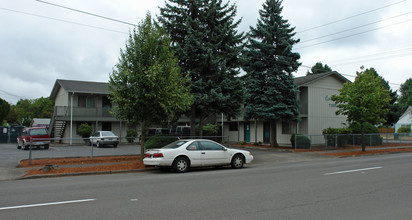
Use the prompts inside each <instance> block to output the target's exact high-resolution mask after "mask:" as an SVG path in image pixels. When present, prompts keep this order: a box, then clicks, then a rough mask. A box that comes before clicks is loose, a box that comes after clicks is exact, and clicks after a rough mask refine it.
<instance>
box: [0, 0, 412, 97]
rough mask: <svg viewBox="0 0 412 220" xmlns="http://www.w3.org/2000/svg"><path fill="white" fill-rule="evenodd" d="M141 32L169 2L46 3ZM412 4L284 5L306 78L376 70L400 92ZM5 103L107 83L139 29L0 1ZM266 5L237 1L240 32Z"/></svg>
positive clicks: (25, 1)
mask: <svg viewBox="0 0 412 220" xmlns="http://www.w3.org/2000/svg"><path fill="white" fill-rule="evenodd" d="M45 1H47V2H50V3H54V4H59V5H63V6H66V7H70V8H74V9H77V10H81V11H87V12H90V13H93V14H98V15H101V16H105V17H109V18H112V19H116V20H120V21H124V22H127V23H132V24H138V23H139V22H141V21H142V19H144V17H145V15H146V13H147V12H148V11H150V12H151V14H152V16H155V15H158V14H159V6H163V5H164V1H163V0H149V1H147V0H146V1H142V0H116V1H113V0H87V1H84V0H70V1H68V0H45ZM411 1H412V0H379V1H377V0H345V1H338V0H332V1H331V0H311V1H303V0H285V1H284V2H283V13H282V15H283V17H284V19H287V20H289V23H290V24H291V25H292V26H295V27H296V32H297V35H296V38H299V39H300V40H301V42H300V43H299V44H297V45H295V47H294V51H296V52H299V53H300V55H301V59H300V62H301V63H302V66H301V67H300V68H299V70H298V72H297V73H294V75H295V76H296V77H298V76H304V75H305V74H306V72H307V71H308V70H309V69H310V67H312V66H313V65H314V64H315V63H316V62H319V61H320V62H322V63H324V64H328V65H329V66H330V67H331V68H332V69H333V70H336V71H338V72H339V73H341V74H343V75H344V76H345V77H347V78H348V79H349V80H351V81H353V80H354V77H353V76H355V75H356V71H359V70H360V66H362V65H363V66H365V67H366V68H370V67H374V68H375V69H376V70H377V72H378V73H379V74H380V75H381V76H383V77H384V78H385V79H386V80H387V81H389V83H390V86H391V88H392V89H394V90H398V89H399V87H400V84H402V83H404V82H405V81H406V79H408V78H411V77H412V64H411V63H412V41H411V40H412V2H411ZM0 2H1V4H0V27H1V34H0V98H3V99H5V100H7V101H8V102H9V103H11V104H15V103H16V102H17V101H18V100H19V99H21V98H28V99H35V98H40V97H48V96H49V95H50V93H51V90H52V88H53V85H54V83H55V81H56V79H70V80H83V81H98V82H107V81H108V79H109V74H110V73H111V72H112V68H113V66H114V65H115V64H116V63H117V62H118V57H119V52H120V48H124V47H125V42H126V40H127V39H128V32H129V30H130V29H131V28H133V26H132V25H128V24H124V23H120V22H114V21H110V20H106V19H102V18H98V17H94V16H90V15H86V14H83V13H79V12H75V11H72V10H68V9H64V8H60V7H56V6H53V5H50V4H46V3H42V2H39V1H36V0H13V1H11V0H0ZM263 2H264V0H254V1H251V0H238V1H233V0H232V1H231V3H236V5H237V8H238V17H239V18H242V23H241V24H240V26H239V32H247V31H248V30H249V26H255V25H256V21H257V19H258V17H259V14H258V11H259V9H261V8H262V4H263Z"/></svg>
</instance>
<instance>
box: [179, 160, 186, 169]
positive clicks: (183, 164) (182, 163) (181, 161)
mask: <svg viewBox="0 0 412 220" xmlns="http://www.w3.org/2000/svg"><path fill="white" fill-rule="evenodd" d="M177 169H179V170H180V171H184V170H186V161H184V160H179V161H178V162H177Z"/></svg>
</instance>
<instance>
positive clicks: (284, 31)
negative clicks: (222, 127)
mask: <svg viewBox="0 0 412 220" xmlns="http://www.w3.org/2000/svg"><path fill="white" fill-rule="evenodd" d="M281 4H282V1H281V0H266V2H265V3H264V4H263V9H261V10H260V11H259V14H260V18H259V19H258V22H257V26H256V28H253V27H251V28H250V33H249V35H248V42H247V45H246V49H245V51H244V59H245V64H244V67H243V68H244V70H245V71H246V72H247V75H246V89H247V94H248V95H247V98H246V102H245V103H246V104H245V108H246V115H245V118H247V119H255V120H264V121H270V139H271V140H270V144H271V146H272V147H273V146H277V145H278V144H277V140H276V123H277V121H279V120H285V121H293V120H298V117H299V112H298V100H297V98H298V97H297V95H298V88H297V86H296V85H295V84H294V79H293V76H292V72H293V71H296V70H297V69H298V67H299V65H300V63H299V62H298V59H299V58H300V55H299V54H298V53H294V52H292V47H293V45H294V44H296V43H297V42H299V40H295V39H293V37H294V35H295V33H294V29H295V28H292V27H290V24H288V21H287V20H285V19H283V17H282V16H281V13H282V9H283V8H282V6H281Z"/></svg>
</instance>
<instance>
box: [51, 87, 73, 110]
mask: <svg viewBox="0 0 412 220" xmlns="http://www.w3.org/2000/svg"><path fill="white" fill-rule="evenodd" d="M54 101H55V104H54V105H55V106H69V94H68V92H67V91H66V90H64V89H62V88H61V87H60V89H59V91H58V92H57V96H56V100H54Z"/></svg>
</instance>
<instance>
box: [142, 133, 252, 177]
mask: <svg viewBox="0 0 412 220" xmlns="http://www.w3.org/2000/svg"><path fill="white" fill-rule="evenodd" d="M144 157H145V158H144V159H143V163H144V164H145V165H147V166H156V167H159V168H160V169H165V168H170V167H172V168H173V169H174V170H175V171H176V172H178V173H181V172H186V171H187V170H188V169H189V168H190V167H202V166H225V165H231V166H232V168H235V169H238V168H242V167H243V164H245V163H251V162H252V160H253V155H252V154H251V153H250V152H249V151H245V150H238V149H232V148H226V147H224V146H222V145H220V144H218V143H216V142H214V141H211V140H203V139H196V140H178V141H175V142H173V143H170V144H168V145H166V146H164V147H162V148H160V149H150V150H147V151H146V153H145V155H144Z"/></svg>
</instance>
